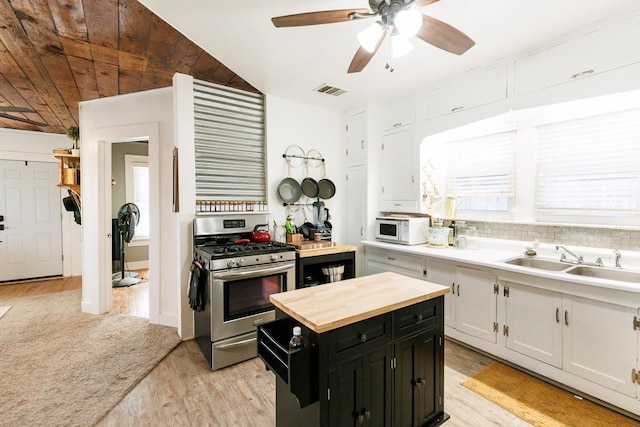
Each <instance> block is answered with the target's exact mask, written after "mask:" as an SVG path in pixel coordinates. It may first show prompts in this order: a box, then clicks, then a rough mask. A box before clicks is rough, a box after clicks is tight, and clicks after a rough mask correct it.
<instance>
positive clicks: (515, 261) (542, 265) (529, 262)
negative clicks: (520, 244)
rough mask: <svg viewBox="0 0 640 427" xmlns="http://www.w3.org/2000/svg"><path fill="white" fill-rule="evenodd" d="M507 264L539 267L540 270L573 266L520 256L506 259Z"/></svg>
mask: <svg viewBox="0 0 640 427" xmlns="http://www.w3.org/2000/svg"><path fill="white" fill-rule="evenodd" d="M504 263H505V264H511V265H519V266H521V267H529V268H537V269H538V270H548V271H562V270H566V269H567V268H569V267H571V266H570V265H567V264H564V263H562V262H559V261H551V260H544V259H537V258H528V257H518V258H512V259H510V260H507V261H504Z"/></svg>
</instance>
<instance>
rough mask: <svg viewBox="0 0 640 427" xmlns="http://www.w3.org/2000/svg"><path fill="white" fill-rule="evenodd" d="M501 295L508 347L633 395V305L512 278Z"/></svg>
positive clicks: (634, 315) (635, 311) (634, 334)
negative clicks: (516, 281) (566, 291)
mask: <svg viewBox="0 0 640 427" xmlns="http://www.w3.org/2000/svg"><path fill="white" fill-rule="evenodd" d="M503 295H504V297H505V307H506V313H505V319H506V321H505V325H504V327H503V331H502V332H503V333H504V335H505V336H506V338H505V343H506V347H507V348H508V349H511V350H514V351H517V352H519V353H521V354H524V355H526V356H528V357H531V358H533V359H536V360H539V361H541V362H545V363H548V364H550V365H552V366H555V367H557V368H560V369H562V370H563V371H565V372H569V373H571V374H573V375H576V376H578V377H581V378H584V379H586V380H589V381H592V382H594V383H596V384H600V385H602V386H604V387H607V388H609V389H611V390H614V391H617V392H620V393H624V394H626V395H628V396H633V397H635V396H636V387H637V386H636V384H635V383H634V381H633V380H632V374H631V373H632V370H637V368H636V365H637V360H636V359H637V346H638V331H636V330H635V329H634V327H633V321H634V318H635V317H636V316H637V314H638V310H637V309H636V308H630V307H624V306H621V305H617V304H611V303H608V302H603V301H601V300H596V299H590V298H583V297H579V296H575V295H567V294H563V293H561V292H554V291H549V290H546V289H541V288H536V287H534V286H527V285H522V284H519V283H512V282H507V283H506V287H505V291H504V292H503Z"/></svg>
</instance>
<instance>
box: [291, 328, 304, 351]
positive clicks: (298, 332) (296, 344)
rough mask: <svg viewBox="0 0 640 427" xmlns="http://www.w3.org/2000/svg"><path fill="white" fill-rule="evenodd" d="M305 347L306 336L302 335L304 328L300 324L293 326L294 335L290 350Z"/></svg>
mask: <svg viewBox="0 0 640 427" xmlns="http://www.w3.org/2000/svg"><path fill="white" fill-rule="evenodd" d="M302 347H304V338H303V337H302V328H301V327H300V326H294V327H293V336H292V337H291V339H290V340H289V350H295V349H298V348H302Z"/></svg>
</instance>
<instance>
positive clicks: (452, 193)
mask: <svg viewBox="0 0 640 427" xmlns="http://www.w3.org/2000/svg"><path fill="white" fill-rule="evenodd" d="M515 138H516V131H514V130H510V131H507V132H500V133H495V134H490V135H485V136H481V137H477V138H470V139H465V140H460V141H455V142H451V143H449V144H447V150H448V154H449V157H448V158H449V164H448V167H447V175H448V179H447V196H449V197H460V198H463V197H479V196H514V195H515V170H514V168H515V152H516V144H515Z"/></svg>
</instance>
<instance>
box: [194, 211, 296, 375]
mask: <svg viewBox="0 0 640 427" xmlns="http://www.w3.org/2000/svg"><path fill="white" fill-rule="evenodd" d="M267 219H268V218H267V215H264V214H246V213H238V214H233V213H230V214H220V215H215V216H204V217H198V218H196V219H195V220H194V221H193V238H194V259H195V260H196V261H197V262H198V263H199V264H200V265H201V266H202V267H203V268H204V270H206V272H207V276H208V280H207V289H206V291H207V292H206V299H207V303H206V305H205V308H204V311H199V312H198V311H196V312H195V335H196V341H197V342H198V345H199V347H200V349H201V350H202V352H203V353H204V355H205V356H206V358H207V360H208V361H209V363H210V365H211V369H212V370H216V369H220V368H224V367H226V366H229V365H232V364H234V363H238V362H242V361H244V360H247V359H251V358H253V357H255V356H256V355H257V342H256V325H258V324H260V323H263V322H267V321H270V320H273V319H275V310H274V307H273V305H272V304H271V303H270V302H269V295H271V294H274V293H278V292H284V291H288V290H293V289H295V249H294V248H293V247H291V246H288V245H286V244H285V243H280V242H275V241H270V242H263V243H257V242H251V241H250V239H251V232H252V231H253V230H254V227H255V226H256V225H259V224H267V223H268V221H267Z"/></svg>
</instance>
